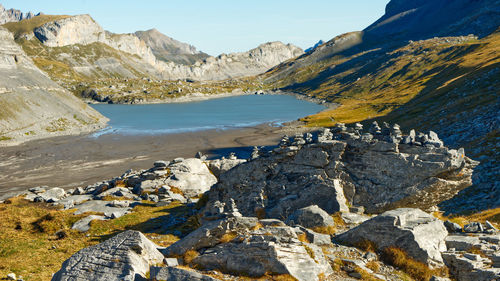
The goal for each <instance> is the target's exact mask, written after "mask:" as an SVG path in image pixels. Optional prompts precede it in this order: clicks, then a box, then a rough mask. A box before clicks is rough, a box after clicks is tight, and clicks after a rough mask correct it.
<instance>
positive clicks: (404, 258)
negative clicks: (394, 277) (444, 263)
mask: <svg viewBox="0 0 500 281" xmlns="http://www.w3.org/2000/svg"><path fill="white" fill-rule="evenodd" d="M382 260H384V261H385V262H386V263H388V264H391V265H393V266H395V267H397V268H399V269H401V270H402V271H404V272H405V273H407V274H408V275H410V276H411V277H412V278H414V279H415V280H418V281H428V280H430V279H431V277H432V276H442V277H446V276H448V270H447V268H446V267H443V268H436V269H431V268H429V267H428V266H427V265H426V264H424V263H422V262H419V261H416V260H414V259H413V258H411V257H409V256H408V254H407V253H406V252H405V251H404V250H402V249H400V248H397V247H388V248H385V249H384V250H383V251H382Z"/></svg>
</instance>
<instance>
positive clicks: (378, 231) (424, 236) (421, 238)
mask: <svg viewBox="0 0 500 281" xmlns="http://www.w3.org/2000/svg"><path fill="white" fill-rule="evenodd" d="M447 235H448V231H446V228H445V226H444V223H443V222H442V221H440V220H438V219H436V218H435V217H434V216H432V215H429V214H427V213H425V212H423V211H422V210H419V209H410V208H401V209H396V210H392V211H387V212H385V213H383V214H381V215H378V216H376V217H374V218H372V219H370V220H367V221H365V222H364V223H362V224H360V225H359V226H357V227H355V228H353V229H351V230H349V231H347V232H345V233H342V234H340V235H338V236H336V237H335V240H336V241H338V242H340V243H344V244H349V245H357V244H359V243H364V242H372V243H373V244H374V245H375V247H377V249H379V250H383V249H385V248H387V247H398V248H401V249H402V250H404V251H405V252H406V253H407V254H408V255H409V256H411V257H412V258H414V259H415V260H418V261H420V262H423V263H426V264H429V265H436V264H442V263H443V259H442V257H441V252H443V251H446V244H445V238H446V236H447Z"/></svg>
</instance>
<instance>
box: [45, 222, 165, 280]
mask: <svg viewBox="0 0 500 281" xmlns="http://www.w3.org/2000/svg"><path fill="white" fill-rule="evenodd" d="M157 247H158V246H156V245H155V244H154V243H153V242H151V241H149V240H148V239H147V238H146V237H145V236H144V235H143V234H142V233H140V232H138V231H131V230H129V231H126V232H123V233H120V234H118V235H116V236H115V237H113V238H111V239H109V240H106V241H105V242H103V243H101V244H98V245H95V246H91V247H88V248H85V249H83V250H81V251H79V252H77V253H76V254H74V255H73V256H71V257H70V258H69V259H67V260H66V261H65V262H64V263H63V264H62V267H61V269H60V270H59V271H58V272H57V273H56V274H55V275H54V276H53V277H52V280H53V281H59V280H117V281H118V280H129V281H133V280H137V279H136V275H139V276H142V277H145V276H146V273H147V272H148V271H149V267H150V265H154V264H158V263H161V262H162V261H163V255H162V254H161V253H160V252H159V251H158V250H157Z"/></svg>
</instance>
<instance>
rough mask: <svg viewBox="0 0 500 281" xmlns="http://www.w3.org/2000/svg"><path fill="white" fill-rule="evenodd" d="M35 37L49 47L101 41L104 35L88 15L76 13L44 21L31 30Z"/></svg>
mask: <svg viewBox="0 0 500 281" xmlns="http://www.w3.org/2000/svg"><path fill="white" fill-rule="evenodd" d="M33 32H34V34H35V36H36V38H38V40H40V42H42V43H43V44H44V45H46V46H49V47H62V46H67V45H73V44H82V45H87V44H91V43H94V42H102V41H104V40H105V38H106V35H105V33H104V30H103V29H102V27H101V26H100V25H98V24H97V23H96V22H95V21H94V20H93V19H92V18H91V17H90V15H78V16H73V17H68V18H64V19H60V20H57V21H53V22H49V23H46V24H44V25H42V26H40V27H37V28H35V29H34V30H33Z"/></svg>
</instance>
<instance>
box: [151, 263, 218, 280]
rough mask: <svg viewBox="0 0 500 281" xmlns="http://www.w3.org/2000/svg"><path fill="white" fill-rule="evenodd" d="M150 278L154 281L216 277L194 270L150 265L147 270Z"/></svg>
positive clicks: (209, 278) (210, 278)
mask: <svg viewBox="0 0 500 281" xmlns="http://www.w3.org/2000/svg"><path fill="white" fill-rule="evenodd" d="M149 276H150V279H151V280H156V281H216V280H217V279H215V278H212V277H210V276H207V275H203V274H201V273H198V272H196V271H191V270H186V269H182V268H176V267H157V266H152V267H151V269H150V270H149Z"/></svg>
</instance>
